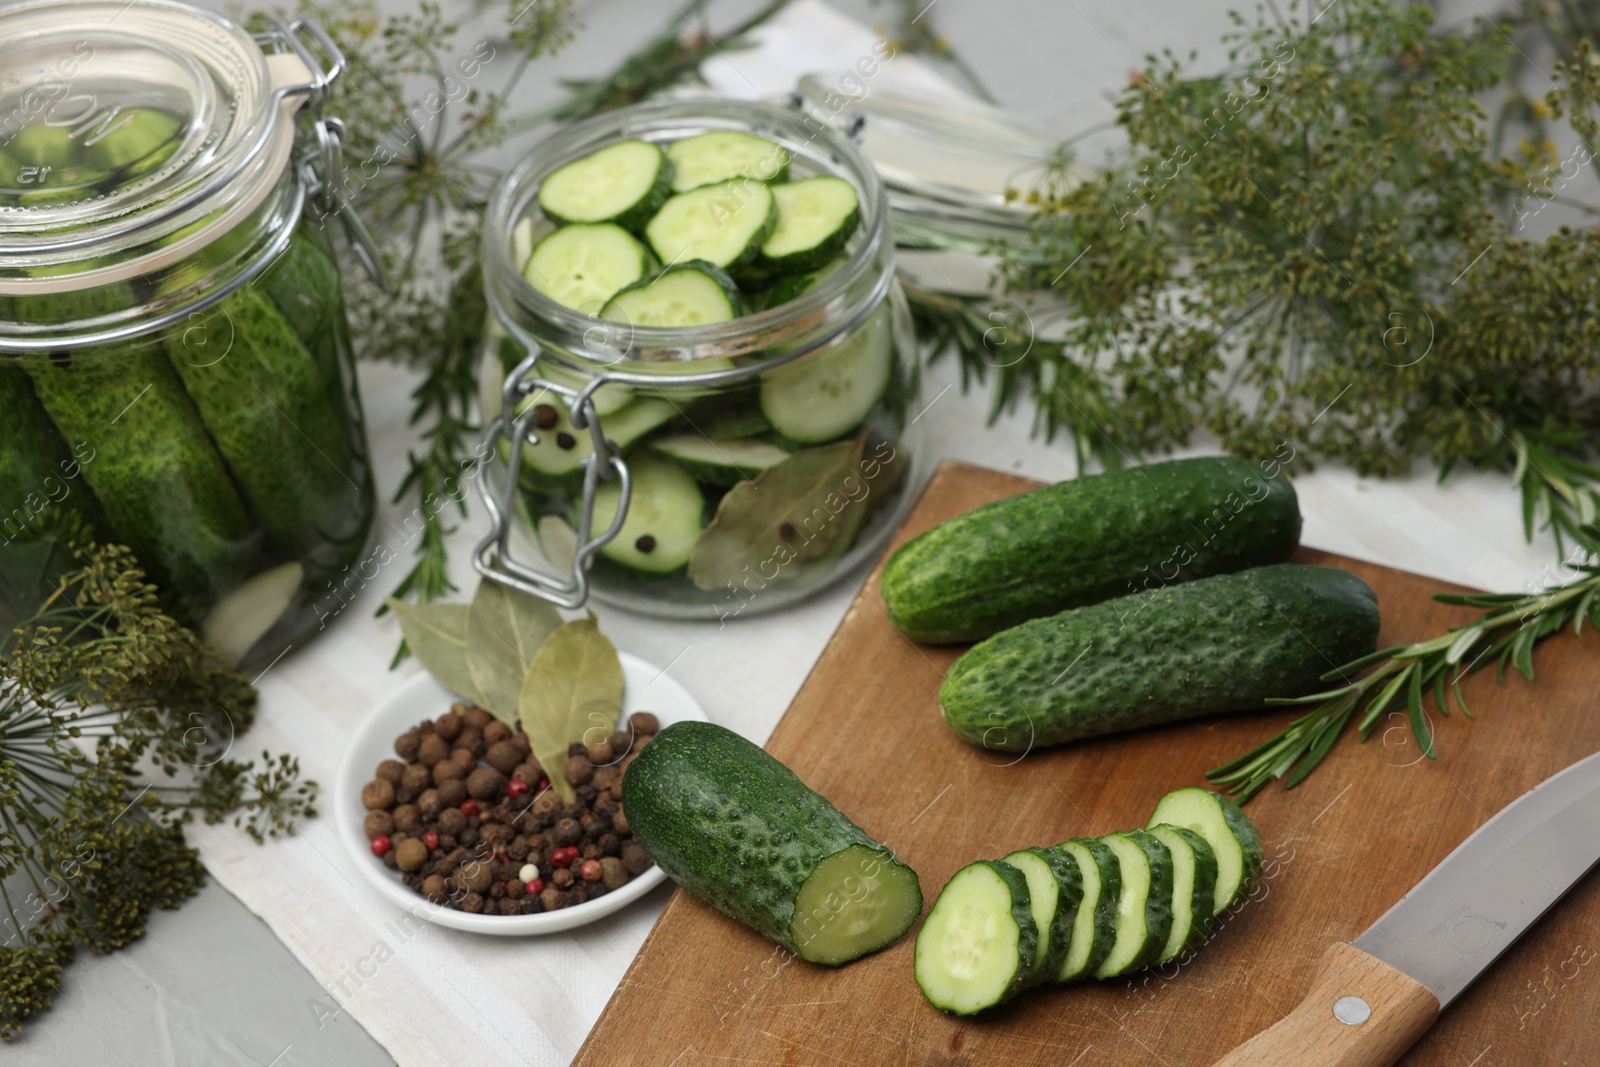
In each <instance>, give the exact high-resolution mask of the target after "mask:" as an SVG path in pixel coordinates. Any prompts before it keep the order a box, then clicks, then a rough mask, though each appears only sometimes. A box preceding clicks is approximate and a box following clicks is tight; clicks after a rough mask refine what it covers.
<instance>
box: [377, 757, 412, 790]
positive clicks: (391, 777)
mask: <svg viewBox="0 0 1600 1067" xmlns="http://www.w3.org/2000/svg"><path fill="white" fill-rule="evenodd" d="M405 771H406V765H405V764H404V763H401V762H400V761H399V760H397V759H386V760H384V761H383V762H382V763H380V764H378V777H379V778H382V779H383V780H384V781H386V782H393V783H394V784H395V785H399V784H400V779H401V776H402V775H404V774H405Z"/></svg>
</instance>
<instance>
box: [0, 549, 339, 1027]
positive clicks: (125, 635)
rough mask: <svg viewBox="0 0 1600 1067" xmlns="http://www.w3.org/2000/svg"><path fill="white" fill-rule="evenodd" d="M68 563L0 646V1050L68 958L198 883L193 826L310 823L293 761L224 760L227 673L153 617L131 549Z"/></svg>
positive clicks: (228, 748) (250, 699)
mask: <svg viewBox="0 0 1600 1067" xmlns="http://www.w3.org/2000/svg"><path fill="white" fill-rule="evenodd" d="M73 555H74V562H75V566H74V567H73V568H72V569H71V570H69V571H68V572H67V573H66V574H65V575H64V576H63V577H62V578H61V579H60V582H59V585H58V586H57V588H56V590H55V592H54V594H53V595H52V596H51V597H50V598H49V600H48V601H47V602H46V603H45V604H44V605H43V606H42V607H41V608H40V610H39V611H38V612H37V614H35V615H34V616H33V617H32V618H30V619H28V620H27V621H26V622H25V623H24V624H23V625H22V626H21V627H19V628H18V629H17V630H16V631H15V632H14V634H13V635H12V637H11V639H10V640H9V642H8V646H7V647H5V648H4V649H0V925H3V926H4V928H5V929H4V935H3V938H0V1038H4V1039H7V1040H9V1039H10V1038H11V1037H12V1036H14V1035H15V1034H16V1032H17V1031H18V1030H19V1029H20V1028H21V1026H22V1023H23V1022H24V1020H26V1019H27V1018H29V1017H31V1016H32V1015H34V1014H37V1013H38V1012H39V1011H42V1010H44V1009H45V1008H47V1007H49V1005H50V1002H51V998H52V996H53V994H54V991H55V989H56V987H57V984H58V983H59V982H60V979H61V973H62V968H63V967H65V966H66V964H67V963H69V962H70V961H71V959H72V956H73V952H74V950H75V946H77V945H84V946H87V947H88V948H89V949H90V950H91V951H93V952H97V953H98V952H109V951H112V950H114V949H117V948H120V947H122V946H123V945H126V944H128V943H129V942H130V941H133V940H135V939H136V938H138V937H140V936H141V935H142V934H143V933H144V923H145V920H146V918H147V917H148V915H149V913H150V909H151V908H157V907H159V908H176V907H178V906H179V905H180V904H182V903H183V901H185V900H186V899H188V898H189V897H191V896H193V895H194V893H195V892H197V891H198V890H199V888H200V886H201V885H202V884H204V872H203V870H202V869H201V866H200V861H199V855H198V853H197V851H196V850H195V849H194V848H192V847H190V846H189V844H188V842H187V841H186V839H185V836H184V830H183V827H184V824H185V823H187V822H188V821H189V820H191V819H192V818H194V817H195V816H199V817H200V818H202V819H203V820H204V821H206V822H207V823H218V822H223V821H226V820H229V819H231V820H232V822H233V825H235V826H238V827H240V828H242V829H243V830H245V832H246V833H248V834H250V836H251V837H253V838H255V839H256V840H257V841H258V842H260V841H263V840H265V839H266V838H268V837H274V836H277V835H278V834H280V833H288V834H292V833H293V832H294V827H295V821H296V820H297V819H302V818H310V817H312V816H314V815H315V814H316V809H315V797H316V783H315V782H311V781H302V780H301V779H300V777H299V771H300V768H299V763H298V761H297V760H295V759H292V758H291V757H289V756H286V755H280V756H277V757H276V758H274V757H272V756H270V755H268V754H267V753H263V754H262V762H261V763H260V764H259V765H257V764H255V763H253V762H248V761H243V760H239V759H235V758H232V752H233V749H234V747H235V745H236V744H237V743H238V740H239V738H240V737H241V735H243V734H244V732H245V731H246V730H248V729H249V728H250V725H251V723H252V721H253V720H254V718H255V708H256V693H255V690H254V689H252V688H251V686H250V684H249V682H248V681H247V680H246V679H245V677H244V676H243V675H240V674H236V673H234V672H233V671H230V670H226V669H223V668H221V667H219V666H217V665H216V664H215V663H214V662H213V661H212V660H211V658H210V657H209V655H208V653H207V651H206V649H205V648H204V646H203V645H202V643H201V642H200V639H199V638H198V637H197V636H196V635H195V634H194V633H193V632H192V631H190V630H188V629H186V628H185V627H183V626H180V625H179V624H178V623H177V622H175V621H174V620H173V619H172V618H170V617H169V616H167V615H166V614H165V613H164V612H163V611H162V609H161V608H160V606H159V604H158V601H157V594H156V589H155V587H154V586H152V585H150V584H149V583H147V582H146V581H145V580H144V573H143V572H142V571H141V570H140V569H139V567H138V563H137V561H136V560H135V559H134V557H133V555H132V553H131V552H130V551H129V550H128V549H126V548H122V547H120V546H93V545H90V546H87V547H74V548H73Z"/></svg>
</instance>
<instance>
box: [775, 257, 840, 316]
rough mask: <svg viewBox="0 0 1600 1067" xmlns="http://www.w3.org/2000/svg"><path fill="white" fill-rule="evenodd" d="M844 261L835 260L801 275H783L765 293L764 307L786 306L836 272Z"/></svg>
mask: <svg viewBox="0 0 1600 1067" xmlns="http://www.w3.org/2000/svg"><path fill="white" fill-rule="evenodd" d="M843 263H844V260H842V259H836V260H834V261H833V262H831V263H827V264H824V265H823V266H821V267H818V268H817V269H816V270H811V271H805V272H804V273H801V274H785V275H784V276H783V277H781V278H779V279H778V280H777V281H775V282H773V283H772V288H771V289H770V290H768V292H767V302H766V305H765V306H766V307H769V308H775V307H777V306H778V305H780V304H787V303H788V302H789V301H791V300H793V299H794V298H795V297H797V296H799V295H800V294H801V293H807V292H810V291H811V290H812V289H813V288H815V287H816V285H817V283H818V282H820V281H822V279H824V278H826V277H827V276H828V275H830V274H832V273H833V272H834V271H836V270H838V269H839V267H840V266H841V265H843Z"/></svg>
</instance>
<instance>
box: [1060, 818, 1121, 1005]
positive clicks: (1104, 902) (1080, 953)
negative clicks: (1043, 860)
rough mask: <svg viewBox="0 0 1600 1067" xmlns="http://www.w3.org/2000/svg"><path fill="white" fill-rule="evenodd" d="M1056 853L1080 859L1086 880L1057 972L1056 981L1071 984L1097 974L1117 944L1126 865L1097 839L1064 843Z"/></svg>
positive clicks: (1082, 839)
mask: <svg viewBox="0 0 1600 1067" xmlns="http://www.w3.org/2000/svg"><path fill="white" fill-rule="evenodd" d="M1052 851H1055V852H1062V853H1065V854H1066V855H1068V856H1071V857H1072V858H1073V859H1074V860H1076V861H1077V863H1078V873H1079V874H1080V875H1082V877H1083V896H1082V898H1081V899H1080V900H1079V901H1078V907H1077V909H1076V913H1075V914H1074V915H1073V919H1072V942H1071V944H1069V945H1068V946H1067V952H1066V955H1065V956H1063V957H1062V958H1061V966H1060V967H1058V968H1057V970H1056V981H1058V982H1070V981H1073V980H1074V979H1077V978H1087V977H1088V976H1089V975H1091V974H1093V973H1094V971H1095V969H1096V968H1097V967H1099V966H1100V964H1101V963H1102V962H1103V961H1104V960H1105V958H1106V957H1107V956H1108V955H1110V954H1111V946H1112V945H1114V944H1116V940H1117V921H1116V920H1117V902H1118V901H1119V900H1121V899H1122V865H1121V864H1120V863H1119V862H1118V860H1117V854H1116V853H1115V852H1112V851H1111V849H1110V848H1108V847H1106V845H1104V844H1103V843H1101V842H1099V841H1096V840H1094V839H1093V838H1087V837H1086V838H1075V839H1073V840H1071V841H1063V842H1062V843H1061V844H1059V845H1057V846H1055V848H1054V849H1052Z"/></svg>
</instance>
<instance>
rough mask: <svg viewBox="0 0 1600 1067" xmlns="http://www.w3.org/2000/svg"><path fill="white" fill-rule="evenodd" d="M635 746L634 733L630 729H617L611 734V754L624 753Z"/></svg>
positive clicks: (618, 754) (614, 755)
mask: <svg viewBox="0 0 1600 1067" xmlns="http://www.w3.org/2000/svg"><path fill="white" fill-rule="evenodd" d="M632 747H633V734H632V732H630V731H628V730H615V731H613V732H612V734H611V755H612V756H613V757H616V756H620V755H623V754H624V753H626V752H627V751H628V750H629V749H630V748H632Z"/></svg>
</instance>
